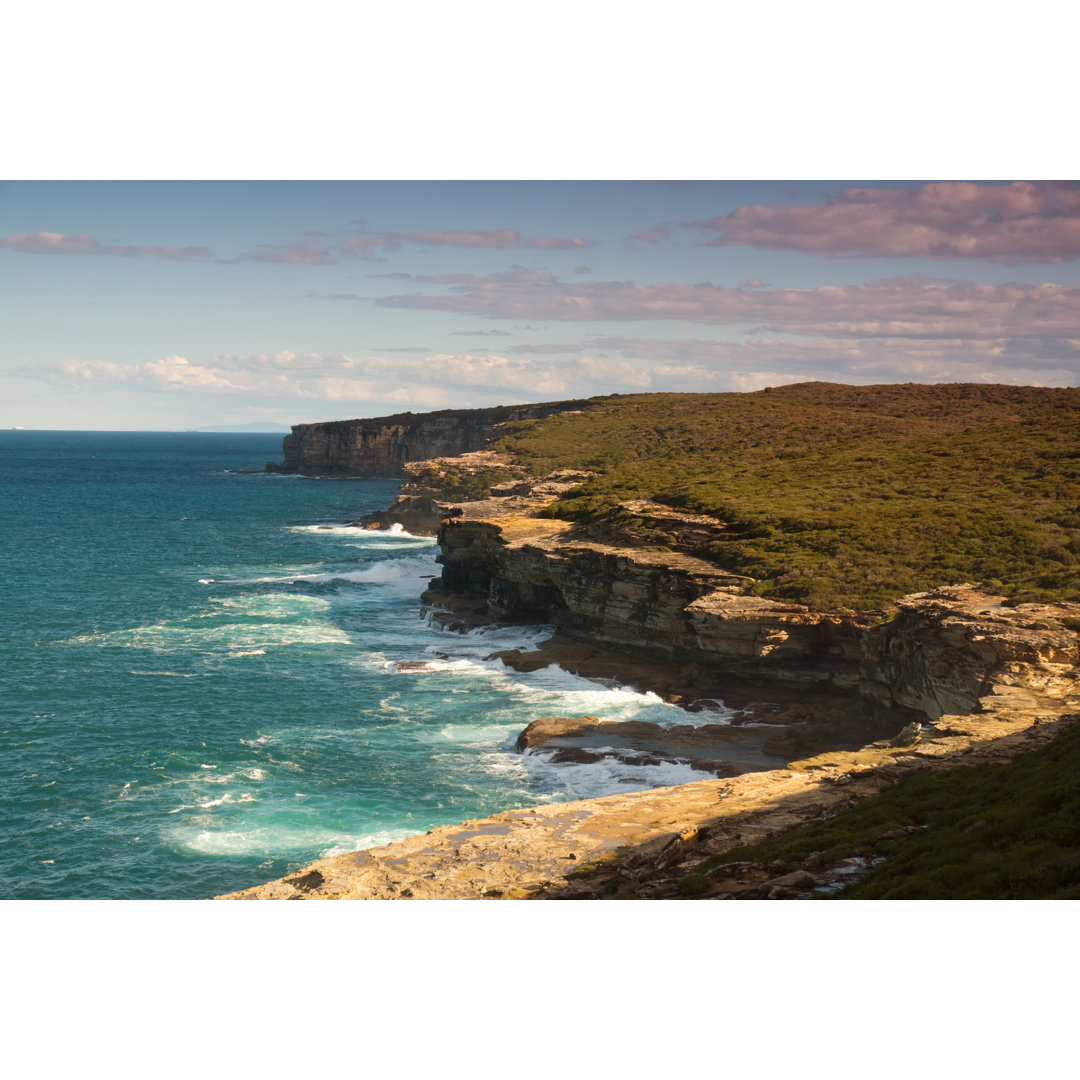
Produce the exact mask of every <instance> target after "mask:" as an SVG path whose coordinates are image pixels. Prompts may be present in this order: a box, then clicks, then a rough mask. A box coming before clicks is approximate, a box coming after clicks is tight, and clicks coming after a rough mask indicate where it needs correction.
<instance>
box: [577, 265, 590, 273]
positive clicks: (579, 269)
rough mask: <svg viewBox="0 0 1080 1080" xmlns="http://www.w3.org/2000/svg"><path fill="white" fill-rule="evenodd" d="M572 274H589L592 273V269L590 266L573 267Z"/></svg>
mask: <svg viewBox="0 0 1080 1080" xmlns="http://www.w3.org/2000/svg"><path fill="white" fill-rule="evenodd" d="M574 273H575V274H591V273H592V267H591V266H575V267H574Z"/></svg>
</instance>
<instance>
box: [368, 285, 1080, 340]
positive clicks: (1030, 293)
mask: <svg viewBox="0 0 1080 1080" xmlns="http://www.w3.org/2000/svg"><path fill="white" fill-rule="evenodd" d="M425 280H427V281H429V282H430V283H432V284H438V285H443V286H447V287H448V289H449V291H448V292H439V293H435V292H428V293H410V294H404V295H397V296H388V297H384V298H382V299H380V300H377V301H375V302H376V303H377V304H378V305H380V306H383V307H394V308H411V309H421V310H438V311H453V312H458V313H461V314H469V315H482V316H487V317H489V318H499V319H522V320H528V319H552V320H561V321H567V322H622V321H640V320H646V319H671V320H677V321H683V322H696V323H710V324H715V325H730V324H744V325H750V326H759V325H764V326H767V327H771V328H773V329H774V330H778V331H782V332H784V333H796V334H804V335H812V336H815V337H908V338H916V337H964V338H967V337H976V338H1013V337H1048V338H1061V337H1066V338H1076V337H1080V287H1078V286H1068V285H1055V284H1049V283H1048V284H1044V285H1025V284H1018V283H1006V284H1002V285H980V284H975V283H972V282H966V281H955V282H947V283H940V282H933V281H929V280H927V279H925V278H921V277H906V278H893V279H890V280H886V281H875V282H870V283H869V284H866V285H848V286H842V287H841V286H822V287H820V288H816V289H763V288H753V289H748V288H728V287H723V286H717V285H713V284H711V283H710V282H704V283H701V284H695V285H687V284H652V285H635V284H633V283H632V282H619V281H597V282H593V281H573V282H563V281H559V280H557V279H556V278H554V277H553V276H552V275H550V274H548V275H537V274H526V273H516V274H515V273H511V274H494V275H491V276H486V277H482V276H476V275H469V274H452V275H432V276H431V277H430V278H428V279H425Z"/></svg>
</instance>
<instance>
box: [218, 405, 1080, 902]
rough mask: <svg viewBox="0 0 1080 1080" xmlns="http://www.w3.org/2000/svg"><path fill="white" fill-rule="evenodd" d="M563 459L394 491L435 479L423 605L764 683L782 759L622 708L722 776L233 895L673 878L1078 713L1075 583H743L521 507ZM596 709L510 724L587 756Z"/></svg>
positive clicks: (585, 664) (749, 686) (536, 887)
mask: <svg viewBox="0 0 1080 1080" xmlns="http://www.w3.org/2000/svg"><path fill="white" fill-rule="evenodd" d="M564 404H567V403H564ZM418 456H420V455H418ZM560 480H567V478H564V477H557V476H555V475H554V474H553V476H552V477H547V478H544V480H543V481H540V482H538V483H537V482H534V483H526V482H522V483H520V484H518V483H515V484H511V485H509V486H508V487H507V489H506V490H505V491H503V492H496V493H495V494H498V495H501V496H502V497H499V498H495V499H491V500H488V501H486V502H483V503H472V504H464V505H461V506H457V507H453V506H450V505H449V504H447V503H446V502H440V501H439V500H438V499H437V498H435V495H437V493H434V492H429V493H427V494H426V495H425V494H424V493H423V492H421V491H418V490H417V491H413V492H412V494H410V495H408V496H407V497H406V500H415V499H423V498H428V499H429V504H426V505H425V506H424V507H423V512H424V513H426V514H427V515H428V518H429V520H433V518H434V517H435V516H441V518H442V520H441V524H440V526H439V533H438V535H439V542H440V547H441V551H442V554H441V556H440V561H441V563H442V567H443V571H442V576H441V578H439V579H436V580H435V581H433V582H432V585H431V587H430V589H429V591H428V592H427V593H425V595H424V599H425V602H426V603H427V604H428V605H429V609H430V610H431V611H432V612H433V614H434V615H435V617H437V618H439V619H441V620H442V621H444V622H445V623H446V624H447V625H448V626H450V627H457V628H466V627H468V626H471V625H477V624H479V623H483V622H489V621H492V620H501V621H507V622H515V623H520V622H527V621H541V622H545V623H551V624H553V625H554V627H555V629H556V633H555V636H554V637H553V638H552V639H551V641H550V642H549V643H548V644H547V645H546V646H544V647H542V648H541V650H540V651H539V652H538V653H530V654H515V653H508V654H503V655H502V659H503V660H504V662H506V663H508V664H512V665H514V666H519V667H523V668H526V667H535V666H538V665H543V664H546V663H550V662H558V663H561V664H563V665H564V666H566V667H567V668H569V669H571V670H575V671H578V672H580V673H581V674H584V675H589V676H595V677H610V678H617V679H619V680H620V681H623V682H627V683H631V684H635V685H637V686H640V687H642V688H649V689H654V690H657V691H658V692H661V693H663V694H665V696H666V697H668V698H669V699H670V700H673V701H677V702H679V703H681V704H683V705H686V706H688V707H690V708H695V707H697V706H699V705H700V704H701V699H702V698H706V699H707V698H708V696H710V695H715V696H717V697H721V696H722V697H723V698H724V700H725V701H726V702H727V703H728V704H732V703H734V702H737V699H738V696H739V695H738V693H737V691H738V690H739V688H741V691H742V696H743V698H744V700H745V701H746V702H750V701H753V702H756V703H757V704H755V705H753V706H750V705H749V704H748V706H747V707H748V708H749V709H750V710H751V712H752V713H753V719H755V720H758V721H761V720H765V721H766V722H767V723H774V724H776V725H779V726H780V730H781V731H782V732H783V735H782V736H781V737H777V736H772V737H771V745H770V743H769V742H766V744H765V745H764V748H763V749H764V753H765V754H767V755H771V756H772V760H773V761H775V760H776V759H777V756H779V757H780V760H781V761H784V762H789V763H790V764H788V765H787V767H786V768H783V769H770V768H769V767H768V765H762V764H761V761H762V760H765V759H764V758H759V759H758V761H757V763H756V764H755V763H753V762H752V761H750V760H749V759H750V757H752V755H745V756H746V758H747V763H744V764H742V765H739V766H737V767H736V769H734V770H732V769H731V760H732V757H733V756H734V755H733V754H732V750H733V749H734V748H735V746H736V744H738V743H739V742H740V741H743V742H745V740H743V739H742V736H740V735H738V734H737V733H735V731H734V730H732V729H729V731H730V733H729V731H721V730H720V729H719V728H718V727H715V726H713V725H707V726H705V727H698V728H696V729H692V730H683V729H681V728H676V729H674V730H670V731H669V732H667V733H666V734H665V733H664V732H661V731H658V730H656V726H655V725H642V726H641V727H642V729H643V730H640V731H630V730H629V728H628V726H627V725H622V729H623V730H620V731H619V732H614V731H612V733H611V736H612V737H611V739H610V740H609V741H610V742H611V743H612V748H613V752H615V753H620V752H625V751H631V752H632V751H634V748H635V747H637V748H644V750H645V751H647V752H648V753H650V754H654V753H655V754H659V755H661V756H663V755H665V754H668V755H670V754H672V753H679V754H682V755H687V754H689V756H691V757H694V756H695V755H696V756H697V758H698V760H699V762H700V767H702V768H703V769H705V770H706V771H709V772H712V773H713V774H714V776H719V777H721V778H720V779H711V780H703V781H701V782H699V783H695V784H688V785H684V786H682V787H679V788H665V789H656V790H654V791H646V792H639V793H635V794H630V795H619V796H611V797H609V798H606V799H595V800H587V801H584V802H580V803H573V804H564V805H559V806H548V807H538V808H533V809H530V810H520V811H512V812H508V813H504V814H499V815H496V816H494V817H492V818H490V819H485V820H483V821H474V822H466V823H465V824H464V825H461V826H452V827H446V828H440V829H435V830H433V831H432V832H431V833H429V834H427V835H426V836H420V837H413V838H410V839H407V840H403V841H400V842H398V843H395V844H391V845H388V846H386V847H384V848H378V849H373V850H371V851H366V852H359V853H354V854H351V855H343V856H337V857H335V858H332V859H326V860H322V861H320V862H317V863H314V864H312V865H311V866H310V867H308V868H307V869H306V870H305V871H303V872H301V873H298V874H295V875H292V876H290V877H288V878H285V879H282V880H281V881H278V882H272V883H269V884H267V885H264V886H260V887H257V888H254V889H249V890H246V891H245V892H244V893H241V894H234V896H237V897H239V896H243V897H246V898H258V897H266V898H288V899H300V898H306V897H311V898H339V897H340V898H346V897H351V898H391V897H430V898H439V897H480V896H489V897H499V896H505V897H516V896H532V897H583V898H584V897H599V896H607V895H621V896H627V897H640V898H646V897H651V896H674V895H677V894H678V883H679V881H680V879H681V878H683V877H685V876H686V874H687V873H688V871H692V870H693V869H694V867H695V866H697V865H700V864H702V863H703V862H704V861H705V859H706V857H707V856H709V855H713V854H716V853H719V852H723V851H727V850H729V849H731V848H732V847H735V846H738V845H741V844H745V843H747V842H749V841H751V840H754V839H758V838H760V837H761V836H762V835H763V831H764V832H765V833H768V832H775V831H779V830H783V829H786V828H790V827H791V826H792V825H794V824H798V823H799V822H801V821H805V820H810V819H816V818H820V817H822V816H826V815H831V814H834V813H835V812H836V811H837V810H838V809H839V808H842V807H844V806H847V805H851V804H852V803H854V802H855V801H857V800H858V799H861V798H863V797H866V796H869V795H873V794H875V793H877V792H879V791H881V790H883V789H884V788H886V787H888V786H891V785H892V784H894V783H895V782H896V781H897V779H899V778H900V777H901V776H902V775H905V774H906V773H909V772H911V771H916V770H924V769H941V768H950V767H955V766H957V765H960V764H970V763H973V762H975V761H979V760H986V761H1008V760H1010V759H1011V758H1012V757H1013V756H1014V755H1015V754H1016V753H1018V752H1020V751H1022V750H1026V749H1029V748H1031V747H1034V746H1037V745H1041V744H1045V743H1046V742H1047V741H1049V740H1050V739H1051V738H1052V737H1053V735H1054V734H1055V733H1056V732H1057V731H1059V730H1061V728H1062V727H1063V726H1067V725H1070V724H1073V723H1075V722H1077V721H1078V720H1080V712H1078V710H1080V634H1078V632H1077V628H1078V627H1080V604H1076V603H1064V604H1054V605H1050V604H1018V605H1015V606H1007V604H1006V602H1004V599H1003V598H1002V597H1000V596H995V595H992V594H990V593H987V592H985V591H982V590H980V589H979V588H977V587H975V586H971V585H957V586H952V587H947V588H941V589H936V590H934V591H931V592H926V593H918V594H912V595H910V596H905V597H903V598H902V599H900V600H899V601H898V602H897V603H896V605H895V606H893V607H892V608H890V609H889V610H885V611H879V612H859V613H856V612H844V613H823V612H813V611H810V610H808V609H806V608H804V607H801V606H799V605H796V604H788V603H782V602H778V601H774V600H768V599H764V598H762V597H758V596H754V595H752V594H750V587H751V586H753V584H754V582H753V581H752V580H751V579H748V578H743V577H739V576H737V575H735V574H732V573H729V572H727V571H725V570H723V569H721V568H719V567H717V566H716V565H714V564H712V563H708V562H705V561H703V560H701V559H698V558H694V557H693V556H692V555H690V554H687V553H686V551H685V550H684V551H682V552H680V551H678V550H675V551H672V550H655V549H648V548H643V547H641V546H636V547H635V546H616V545H615V544H613V543H611V542H601V541H600V540H598V539H596V538H594V537H590V535H589V534H588V532H587V531H585V530H582V529H580V528H579V527H576V526H573V525H571V524H570V523H568V522H564V521H557V520H549V519H543V518H539V517H537V516H535V511H536V510H537V509H538V508H540V507H542V506H544V505H545V504H547V503H550V502H551V501H552V499H553V498H554V497H555V496H554V494H552V491H554V490H555V489H557V488H558V487H559V482H560ZM567 482H572V481H571V480H567ZM545 485H547V487H548V488H551V490H550V491H549V490H546V489H545ZM410 506H411V509H412V510H416V511H417V512H419V508H417V507H416V506H414V505H411V504H410V503H409V502H408V501H406V502H405V503H403V504H401V506H400V507H399V510H400V512H401V513H405V512H407V511H409V509H410ZM628 508H629V509H630V510H631V512H633V513H634V514H635V515H636V516H638V517H641V518H643V519H647V523H648V522H649V521H653V520H655V522H656V523H657V525H658V526H662V528H663V531H664V532H665V534H667V535H668V536H672V535H675V536H676V537H679V536H680V535H681V534H683V533H685V537H686V542H685V545H684V548H685V549H692V548H693V547H694V546H697V545H699V544H700V543H701V542H702V539H703V538H705V539H707V538H708V536H709V535H710V533H715V532H716V531H717V530H721V529H723V527H724V526H723V523H722V522H719V521H716V520H713V519H710V518H705V517H691V516H690V515H683V514H679V513H678V512H677V511H674V510H672V509H671V508H668V507H663V506H661V505H659V504H654V503H645V502H640V503H635V504H633V506H630V507H628ZM389 520H391V518H388V519H387V521H389ZM607 539H608V541H610V539H611V537H610V535H609V536H608V538H607ZM706 704H707V702H706ZM754 710H756V711H754ZM769 710H772V711H771V713H770V711H769ZM630 726H632V725H630ZM602 727H604V725H598V724H597V723H596V721H595V718H588V717H585V718H577V719H575V720H573V721H551V720H545V721H543V722H538V723H537V724H534V725H530V728H529V729H528V731H527V732H525V733H523V736H522V740H521V743H520V745H519V748H520V749H522V750H523V752H555V753H559V754H562V755H563V757H562V758H561V759H560V760H565V761H568V762H572V761H575V760H590V757H589V755H590V754H595V753H596V752H597V751H596V740H597V734H598V730H599V728H602ZM733 727H737V725H735V726H733ZM644 728H648V730H644ZM883 736H884V737H883ZM888 736H894V737H893V738H889V737H888ZM760 738H761V736H760V735H759V736H758V739H759V745H758V749H762V747H761V746H760ZM575 740H577V741H575ZM620 740H622V741H621V742H620ZM697 744H700V745H697ZM743 749H745V747H743ZM826 750H831V751H833V752H827V753H823V751H826ZM807 754H809V755H815V756H810V757H806V756H805V755H807ZM575 755H577V756H575ZM800 755H804V756H803V757H801V758H800ZM731 771H737V772H739V773H741V774H742V775H737V776H734V777H732V776H731V775H730V773H731ZM600 865H602V866H603V867H606V870H604V871H603V872H600V871H596V868H597V867H598V866H600ZM583 869H587V870H588V871H589V872H588V873H585V874H583V873H582V872H581V871H582V870H583ZM847 869H850V868H846V869H845V868H841V869H840V870H838V869H837V868H835V867H834V868H831V870H830V868H824V870H823V872H822V874H820V875H817V876H815V875H814V874H810V875H809V876H807V871H806V870H805V868H800V869H798V871H797V872H795V873H791V874H779V876H778V875H777V874H776V873H773V872H771V871H769V870H768V868H762V867H756V868H755V867H742V868H741V869H740V868H738V867H736V868H731V867H728V868H726V869H724V870H723V871H722V872H719V876H718V877H715V879H713V878H710V880H709V881H708V882H706V884H705V886H702V887H703V888H704V889H705V891H706V893H707V895H710V896H717V897H729V896H730V897H735V896H749V897H775V898H780V897H781V896H791V895H805V894H806V893H807V892H808V889H809V887H810V886H809V885H808V882H809V881H810V880H816V881H818V882H821V881H826V880H828V873H829V872H832V871H835V872H837V873H840V872H846V870H847ZM594 871H596V872H595V873H594ZM770 873H771V874H772V876H771V877H770ZM724 875H727V876H726V877H725V876H724ZM800 875H802V876H800ZM797 877H798V879H799V880H798V882H797V881H796V880H795V878H797ZM800 883H801V884H800Z"/></svg>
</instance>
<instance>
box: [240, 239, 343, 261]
mask: <svg viewBox="0 0 1080 1080" xmlns="http://www.w3.org/2000/svg"><path fill="white" fill-rule="evenodd" d="M257 249H258V250H256V251H250V252H248V253H246V254H244V255H238V256H237V257H236V259H228V260H222V261H223V262H225V261H227V262H262V263H285V264H288V265H292V266H329V265H331V264H333V263H336V262H337V259H336V258H334V256H333V253H332V252H331V251H330V249H329V248H328V247H327V246H326V245H325V244H319V243H315V242H314V241H311V240H305V241H300V242H298V243H293V244H258V245H257Z"/></svg>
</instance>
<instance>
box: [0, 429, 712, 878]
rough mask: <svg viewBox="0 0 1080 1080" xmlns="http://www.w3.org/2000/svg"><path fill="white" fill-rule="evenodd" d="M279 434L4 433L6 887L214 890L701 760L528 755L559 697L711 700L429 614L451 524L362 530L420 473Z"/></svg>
mask: <svg viewBox="0 0 1080 1080" xmlns="http://www.w3.org/2000/svg"><path fill="white" fill-rule="evenodd" d="M280 455H281V438H280V436H278V435H251V434H245V435H232V434H230V435H222V434H199V433H180V432H177V433H135V432H49V431H21V430H20V431H5V432H0V506H2V507H3V518H2V522H3V532H2V544H0V581H2V582H3V585H2V594H0V595H2V596H3V618H2V620H0V897H2V898H7V899H50V898H57V899H60V898H66V899H75V898H94V899H110V898H111V899H192V898H200V897H209V896H214V895H217V894H220V893H224V892H230V891H233V890H238V889H243V888H247V887H248V886H251V885H255V884H258V883H260V882H263V881H267V880H270V879H272V878H277V877H281V876H282V875H284V874H287V873H289V872H291V871H292V870H294V869H297V868H299V867H301V866H303V865H304V864H306V863H308V862H310V861H312V860H313V859H316V858H320V857H323V856H326V855H329V854H335V853H343V852H349V851H354V850H360V849H363V848H366V847H372V846H375V845H379V844H384V843H387V842H389V841H391V840H394V839H398V838H401V837H404V836H410V835H414V834H417V833H422V832H425V831H427V830H428V829H430V828H433V827H435V826H439V825H447V824H453V823H455V822H459V821H464V820H466V819H468V818H475V817H481V816H486V815H488V814H493V813H497V812H499V811H501V810H507V809H512V808H516V807H526V806H532V805H537V804H539V803H549V802H557V801H566V800H571V799H579V798H587V797H593V796H598V795H606V794H613V793H615V792H625V791H628V790H634V789H635V788H647V787H653V786H656V785H659V784H675V783H684V782H689V781H692V780H700V779H701V778H702V774H701V773H700V772H695V771H694V770H692V769H691V768H689V767H688V766H680V765H676V764H665V765H656V766H644V767H634V766H628V765H624V764H620V763H618V762H615V761H613V760H604V761H601V762H597V763H595V764H563V765H556V764H552V763H550V762H548V761H547V760H546V759H545V758H544V757H543V756H537V755H534V754H525V755H522V754H520V753H518V752H517V751H516V750H515V748H514V742H515V739H516V738H517V735H518V734H519V732H520V731H521V730H522V728H524V727H525V726H526V725H527V724H528V723H529V722H530V721H532V720H534V719H536V718H537V717H540V716H560V715H579V714H582V713H588V714H592V715H596V716H599V717H601V719H611V720H615V719H643V720H652V721H656V722H659V723H662V724H673V723H687V722H698V721H696V720H695V718H694V717H692V716H690V715H689V714H687V713H685V712H683V711H681V710H678V709H676V708H675V707H674V706H670V705H667V704H665V703H664V702H662V701H661V700H660V699H659V698H657V697H656V696H655V695H652V694H642V693H638V692H636V691H633V690H630V689H627V688H620V687H616V686H609V685H605V684H602V683H598V682H592V681H589V680H586V679H582V678H579V677H577V676H573V675H570V674H568V673H566V672H563V671H561V670H559V669H557V668H555V667H549V668H546V669H543V670H540V671H537V672H533V673H530V674H520V673H517V672H514V671H512V670H510V669H508V668H506V667H504V666H503V665H502V663H501V662H499V661H495V660H487V659H485V658H486V657H487V656H488V655H489V654H491V653H492V652H494V651H496V650H498V649H505V648H530V647H535V645H536V643H537V642H538V641H539V640H541V639H542V638H543V637H544V636H545V635H546V634H548V633H550V628H544V627H518V628H514V627H510V628H498V629H496V628H491V629H487V630H481V631H474V632H472V633H470V634H465V635H462V634H454V633H449V632H446V631H444V630H440V629H439V628H438V627H437V626H434V625H432V624H431V622H430V620H428V619H427V618H425V617H424V615H423V613H422V610H421V605H420V600H419V597H420V594H421V592H422V591H423V589H424V587H425V585H426V582H427V580H428V579H430V578H431V577H432V576H435V575H437V574H438V573H439V567H438V565H437V563H436V561H435V556H436V555H437V553H438V548H437V546H436V544H435V542H434V540H433V539H431V538H428V537H416V536H411V535H409V534H408V533H406V532H404V531H400V530H394V531H387V532H380V531H377V530H370V531H369V530H365V529H362V528H359V527H356V526H353V525H349V524H348V522H350V521H353V520H355V519H356V518H358V517H359V516H360V515H362V514H364V513H366V512H368V511H371V510H377V509H384V508H385V507H387V506H389V505H390V503H391V502H392V500H393V496H394V494H395V492H396V491H397V482H396V481H393V480H316V479H310V478H304V477H296V476H279V475H267V474H263V473H254V474H250V473H246V472H245V471H244V470H250V469H261V468H262V466H263V465H264V463H265V462H266V461H268V460H276V459H280ZM402 661H424V662H425V663H423V664H420V665H417V664H407V665H405V666H404V667H403V668H401V669H399V668H398V667H397V665H399V664H401V662H402ZM717 718H718V717H717V716H716V715H715V714H711V715H710V714H703V715H702V718H701V722H705V721H706V720H711V721H715V720H716V719H717Z"/></svg>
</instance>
